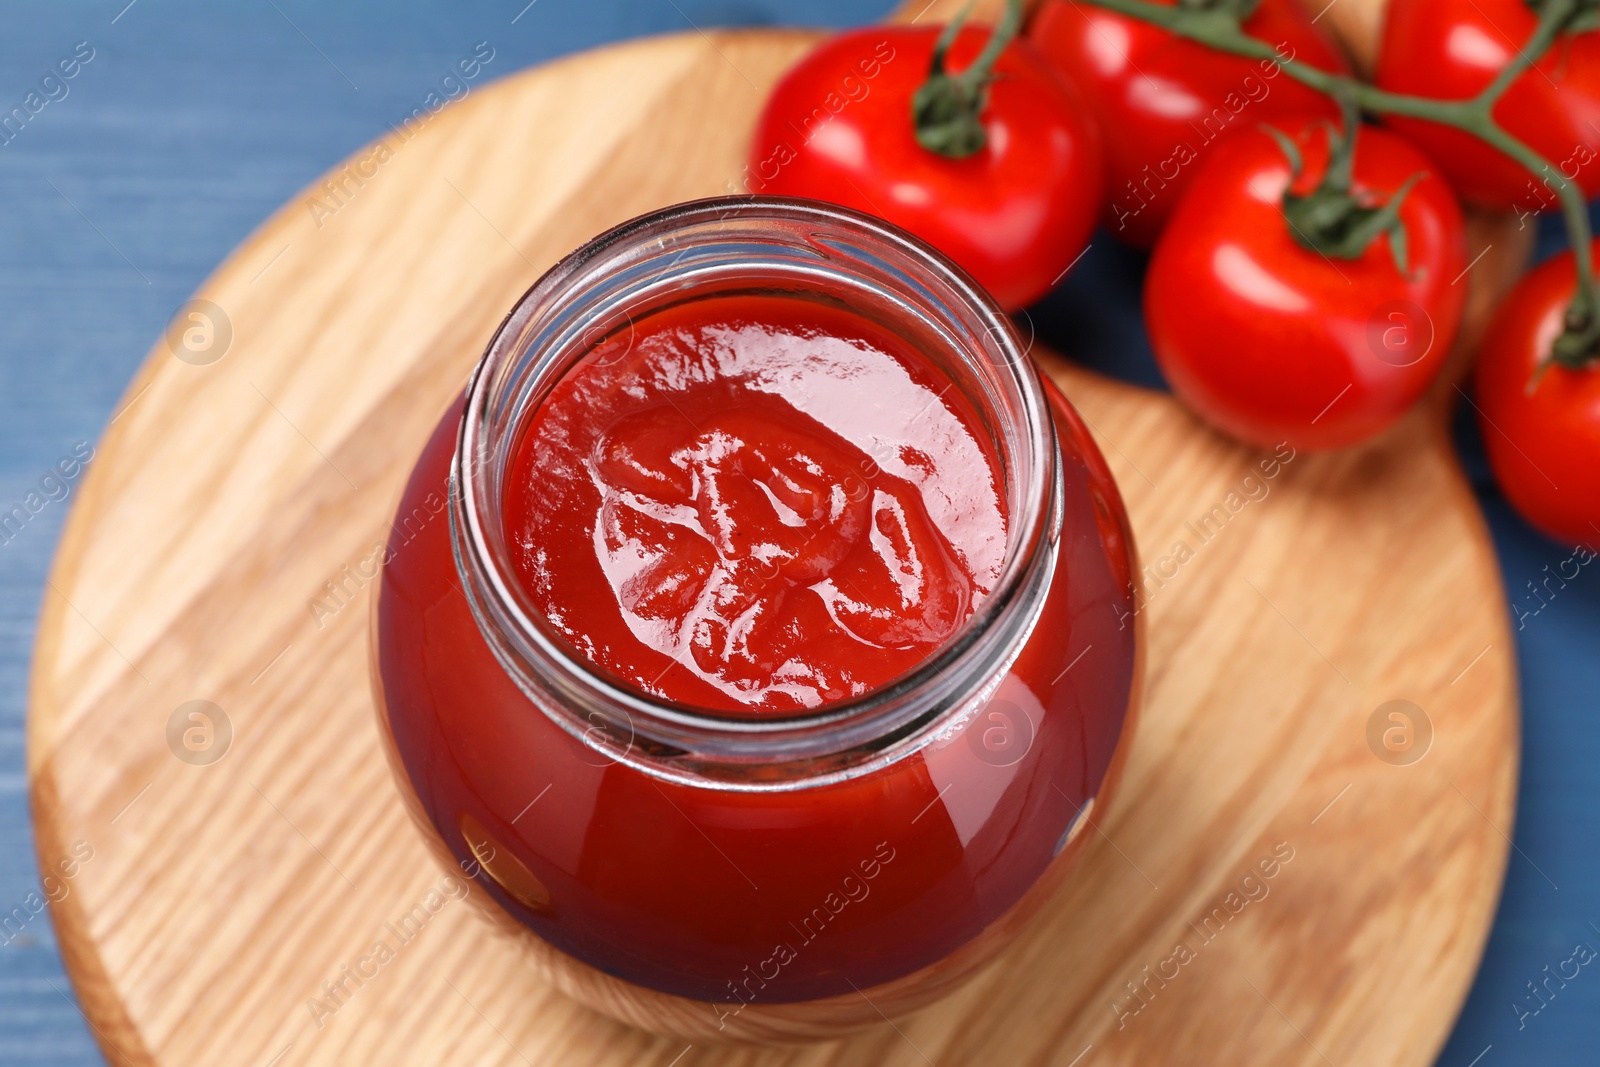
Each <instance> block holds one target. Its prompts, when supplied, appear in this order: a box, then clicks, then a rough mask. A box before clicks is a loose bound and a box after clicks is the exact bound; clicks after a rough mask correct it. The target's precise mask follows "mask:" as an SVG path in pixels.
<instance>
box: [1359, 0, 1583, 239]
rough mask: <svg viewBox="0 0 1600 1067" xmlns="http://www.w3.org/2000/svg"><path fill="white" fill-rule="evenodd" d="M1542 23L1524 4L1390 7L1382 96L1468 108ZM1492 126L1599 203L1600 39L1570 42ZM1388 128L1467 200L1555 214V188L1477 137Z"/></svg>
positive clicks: (1507, 0) (1510, 98)
mask: <svg viewBox="0 0 1600 1067" xmlns="http://www.w3.org/2000/svg"><path fill="white" fill-rule="evenodd" d="M1538 21H1539V17H1538V14H1537V13H1536V11H1535V10H1534V7H1533V6H1531V5H1530V4H1529V3H1527V2H1526V0H1392V2H1391V3H1390V5H1389V14H1388V21H1387V25H1386V27H1385V29H1384V34H1383V46H1382V51H1381V52H1380V54H1379V56H1378V69H1377V72H1376V79H1377V84H1378V87H1379V88H1382V89H1388V90H1390V91H1391V92H1397V93H1409V94H1412V95H1416V96H1426V97H1432V98H1434V99H1439V100H1466V99H1469V98H1471V97H1473V96H1476V95H1477V94H1478V93H1479V92H1481V91H1482V90H1483V89H1484V88H1485V87H1487V86H1488V85H1489V84H1490V83H1491V82H1492V81H1493V80H1494V78H1495V75H1496V74H1498V73H1499V72H1500V71H1501V70H1502V69H1504V68H1505V67H1506V66H1507V65H1508V64H1509V63H1511V62H1512V61H1514V60H1516V59H1517V58H1518V55H1519V53H1520V50H1521V49H1522V47H1523V46H1524V45H1526V44H1527V43H1528V39H1529V38H1530V37H1532V36H1533V32H1534V29H1535V27H1536V26H1537V25H1538ZM1493 115H1494V118H1495V120H1496V121H1497V122H1499V123H1500V125H1501V126H1503V127H1504V128H1505V129H1506V130H1507V132H1509V133H1511V134H1512V135H1513V136H1514V137H1516V138H1517V139H1518V140H1521V141H1522V142H1523V143H1525V144H1527V145H1528V146H1529V147H1531V148H1533V149H1534V151H1536V152H1538V153H1539V154H1540V155H1542V156H1544V157H1545V158H1546V159H1548V160H1549V161H1550V162H1551V163H1553V164H1554V165H1555V166H1556V167H1558V168H1559V169H1560V170H1561V172H1562V176H1564V177H1565V178H1566V179H1569V180H1574V181H1576V182H1577V183H1578V185H1579V187H1580V188H1582V189H1583V192H1584V195H1585V196H1586V197H1594V196H1596V195H1600V33H1595V32H1592V31H1591V32H1587V33H1577V34H1572V33H1567V34H1563V35H1561V36H1560V37H1558V38H1557V39H1556V42H1555V44H1554V45H1552V46H1551V47H1550V49H1549V50H1548V51H1546V52H1545V54H1544V55H1543V56H1541V57H1539V59H1538V61H1537V62H1536V63H1535V64H1534V66H1533V68H1532V69H1531V70H1526V71H1524V72H1523V73H1522V74H1520V75H1519V76H1518V77H1517V78H1516V80H1515V81H1513V82H1512V83H1511V85H1510V87H1509V88H1508V89H1507V90H1506V92H1505V95H1504V96H1502V97H1501V98H1500V100H1499V102H1498V103H1497V104H1496V105H1495V108H1494V111H1493ZM1387 121H1388V124H1389V125H1390V126H1391V127H1392V128H1394V129H1396V130H1399V131H1401V132H1402V133H1404V134H1405V135H1406V136H1407V137H1409V138H1411V139H1412V141H1414V142H1415V143H1416V144H1417V146H1418V147H1420V148H1421V149H1422V150H1423V151H1425V152H1427V153H1428V154H1429V155H1430V156H1432V157H1433V158H1434V159H1436V160H1438V161H1439V166H1440V169H1442V170H1443V171H1444V173H1445V176H1446V177H1448V178H1449V179H1450V182H1451V184H1453V185H1454V186H1455V187H1456V191H1457V192H1459V193H1460V194H1461V197H1462V199H1463V200H1465V201H1467V202H1468V203H1470V204H1474V205H1477V206H1479V207H1486V208H1491V209H1494V210H1502V211H1518V212H1535V211H1541V210H1547V209H1550V208H1554V207H1556V206H1557V204H1558V201H1557V199H1556V195H1555V193H1554V192H1553V191H1552V188H1553V187H1555V186H1556V185H1557V183H1559V182H1560V180H1561V176H1554V175H1553V176H1551V177H1550V178H1549V183H1550V184H1546V182H1545V180H1542V179H1537V178H1535V177H1534V176H1533V175H1532V174H1530V173H1529V172H1528V171H1527V170H1525V169H1524V168H1523V167H1522V166H1521V165H1520V164H1518V163H1517V162H1516V161H1515V160H1513V159H1511V158H1510V157H1509V156H1506V155H1504V154H1503V153H1501V152H1500V151H1499V150H1498V149H1495V148H1491V147H1489V146H1488V145H1486V144H1484V143H1483V142H1481V141H1479V140H1478V139H1477V138H1475V137H1473V136H1472V135H1471V134H1468V133H1465V132H1463V131H1461V130H1457V129H1453V128H1451V127H1449V126H1442V125H1440V124H1438V123H1435V122H1428V121H1426V120H1422V119H1413V118H1404V117H1395V118H1392V119H1389V120H1387Z"/></svg>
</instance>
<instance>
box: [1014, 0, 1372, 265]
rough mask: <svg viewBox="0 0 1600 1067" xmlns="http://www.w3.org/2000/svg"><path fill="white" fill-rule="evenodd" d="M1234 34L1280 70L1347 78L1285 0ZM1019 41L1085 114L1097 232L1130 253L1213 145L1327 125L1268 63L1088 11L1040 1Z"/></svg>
mask: <svg viewBox="0 0 1600 1067" xmlns="http://www.w3.org/2000/svg"><path fill="white" fill-rule="evenodd" d="M1163 2H1168V3H1170V2H1172V0H1163ZM1244 29H1245V32H1247V33H1249V34H1250V35H1251V36H1252V37H1255V38H1257V39H1259V40H1262V41H1265V42H1266V43H1267V44H1269V45H1271V46H1272V47H1273V48H1275V49H1277V50H1278V53H1279V55H1281V56H1283V57H1285V58H1288V59H1295V60H1300V61H1303V62H1306V63H1309V64H1311V65H1312V66H1316V67H1321V68H1323V69H1324V70H1331V71H1341V72H1342V71H1345V70H1348V66H1347V65H1346V63H1345V60H1344V57H1343V55H1342V54H1341V53H1340V52H1339V50H1338V48H1337V47H1336V46H1335V45H1334V44H1333V42H1332V41H1331V39H1330V38H1328V37H1327V36H1326V35H1324V34H1323V33H1322V31H1321V30H1320V29H1318V27H1316V26H1314V25H1312V23H1311V20H1310V18H1309V16H1307V15H1306V14H1305V12H1304V11H1303V10H1301V8H1300V7H1299V5H1298V4H1297V3H1296V2H1295V0H1262V3H1261V5H1260V6H1259V7H1258V8H1256V11H1255V13H1254V14H1252V15H1251V16H1250V18H1249V19H1247V20H1246V21H1245V23H1244ZM1028 38H1029V40H1031V41H1032V42H1033V43H1034V44H1035V45H1037V46H1038V48H1039V50H1040V51H1041V52H1042V53H1043V54H1044V56H1045V58H1046V59H1048V60H1049V61H1050V62H1051V63H1053V64H1054V65H1055V66H1056V67H1057V68H1058V69H1060V70H1061V72H1062V73H1064V74H1065V75H1067V77H1068V78H1069V79H1070V80H1071V81H1072V82H1073V83H1074V84H1075V85H1077V86H1078V88H1079V90H1080V92H1081V93H1082V95H1083V97H1084V99H1085V101H1086V102H1087V103H1088V105H1089V107H1090V108H1091V109H1092V110H1093V112H1094V115H1095V118H1096V119H1097V120H1098V123H1099V126H1100V129H1101V132H1102V134H1103V136H1104V140H1105V153H1106V194H1107V197H1108V202H1107V206H1106V212H1105V220H1104V221H1105V225H1106V228H1107V229H1108V230H1110V231H1111V232H1112V233H1114V234H1116V235H1117V236H1118V237H1120V238H1122V239H1123V240H1125V241H1127V242H1128V243H1129V244H1133V245H1136V246H1138V247H1140V248H1148V247H1150V246H1151V245H1152V244H1154V243H1155V239H1156V235H1157V234H1159V233H1160V232H1161V228H1162V226H1164V225H1165V224H1166V221H1167V219H1168V218H1169V217H1170V216H1171V214H1172V212H1173V210H1174V209H1175V208H1176V207H1177V204H1178V201H1179V200H1180V199H1181V198H1182V195H1183V191H1184V189H1185V188H1187V187H1188V184H1189V182H1190V181H1191V180H1193V177H1194V172H1195V170H1196V169H1197V168H1198V166H1199V165H1200V163H1201V162H1202V161H1203V160H1204V159H1205V157H1206V156H1207V155H1209V154H1210V152H1211V149H1212V147H1213V146H1214V145H1215V144H1217V143H1218V142H1219V140H1220V139H1221V138H1223V137H1224V136H1225V135H1227V134H1229V133H1231V132H1233V131H1235V130H1240V129H1254V128H1256V127H1257V126H1259V125H1260V124H1261V123H1263V122H1276V121H1278V120H1279V119H1281V118H1282V117H1284V116H1289V115H1298V114H1305V113H1315V114H1320V115H1326V116H1327V117H1328V118H1330V119H1333V118H1337V117H1338V115H1339V109H1338V107H1337V106H1336V105H1335V104H1334V103H1333V101H1331V100H1330V99H1329V98H1328V97H1326V96H1324V95H1323V94H1322V93H1319V92H1317V91H1316V90H1314V89H1311V88H1309V87H1307V86H1304V85H1302V84H1300V83H1299V82H1297V81H1295V80H1294V79H1293V78H1290V77H1289V76H1288V75H1286V74H1284V73H1283V71H1282V70H1281V69H1280V68H1279V67H1278V65H1277V63H1276V62H1274V61H1266V62H1262V61H1258V60H1253V59H1246V58H1244V57H1241V56H1233V55H1227V54H1224V53H1222V52H1218V51H1216V50H1215V49H1212V48H1208V47H1206V46H1205V45H1202V44H1200V43H1198V42H1196V41H1186V40H1183V39H1182V38H1180V37H1177V36H1175V35H1174V34H1172V33H1170V32H1169V31H1167V30H1163V29H1161V28H1159V27H1156V26H1151V25H1149V24H1148V23H1143V22H1139V21H1136V20H1134V19H1130V18H1128V17H1127V16H1125V15H1119V14H1117V13H1115V12H1113V11H1105V10H1102V9H1100V8H1096V7H1093V6H1091V5H1088V4H1078V3H1068V2H1064V0H1047V2H1046V3H1044V4H1043V5H1042V6H1041V8H1040V10H1039V13H1038V15H1037V16H1036V17H1035V19H1034V21H1033V23H1032V25H1031V26H1029V28H1028Z"/></svg>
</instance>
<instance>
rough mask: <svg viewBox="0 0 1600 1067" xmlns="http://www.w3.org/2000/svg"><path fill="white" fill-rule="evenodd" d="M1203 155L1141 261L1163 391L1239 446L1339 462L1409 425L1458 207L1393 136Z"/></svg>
mask: <svg viewBox="0 0 1600 1067" xmlns="http://www.w3.org/2000/svg"><path fill="white" fill-rule="evenodd" d="M1346 128H1347V129H1355V130H1356V131H1357V132H1356V133H1355V134H1354V135H1351V136H1346V135H1344V134H1342V133H1340V131H1339V129H1338V127H1335V126H1334V125H1332V124H1331V123H1327V122H1325V121H1323V120H1320V119H1315V118H1304V119H1301V120H1298V121H1296V122H1294V123H1288V124H1285V125H1284V126H1283V128H1282V129H1281V130H1278V129H1274V128H1265V129H1263V128H1257V129H1252V130H1248V131H1241V132H1240V133H1238V134H1236V135H1234V136H1233V137H1230V138H1229V139H1228V141H1227V142H1226V143H1224V144H1221V145H1218V146H1217V148H1216V149H1215V150H1214V151H1213V153H1212V154H1211V157H1210V158H1209V159H1208V160H1206V161H1205V163H1204V164H1203V165H1202V166H1201V167H1200V169H1199V170H1198V171H1197V173H1196V175H1195V178H1194V181H1193V183H1192V184H1191V185H1190V187H1189V190H1188V192H1187V193H1186V194H1185V196H1184V199H1183V200H1182V202H1181V203H1180V204H1179V205H1178V208H1177V210H1176V211H1175V212H1174V213H1173V216H1172V219H1171V221H1170V223H1169V224H1168V226H1167V228H1166V230H1165V231H1164V232H1163V233H1162V235H1161V239H1160V240H1159V242H1158V243H1157V244H1156V248H1155V253H1154V255H1153V257H1152V259H1151V261H1150V268H1149V273H1148V275H1147V277H1146V281H1145V294H1144V306H1145V322H1146V325H1147V327H1148V328H1149V332H1150V340H1151V344H1152V346H1153V347H1154V350H1155V354H1156V359H1157V361H1158V362H1159V363H1160V365H1161V369H1162V371H1163V372H1164V373H1165V375H1166V377H1167V380H1168V381H1169V383H1170V384H1171V386H1172V389H1173V391H1174V392H1175V393H1176V394H1177V395H1178V397H1179V398H1180V399H1182V400H1183V401H1184V402H1185V403H1186V404H1187V405H1188V406H1189V407H1190V408H1192V409H1193V410H1194V411H1195V412H1197V413H1198V414H1199V415H1200V416H1201V417H1203V418H1204V419H1206V420H1207V421H1208V422H1210V423H1211V424H1212V425H1214V426H1216V427H1217V428H1218V429H1220V430H1222V431H1223V432H1225V433H1227V434H1230V435H1232V436H1233V437H1236V438H1238V439H1239V440H1241V441H1245V442H1248V443H1250V444H1254V445H1259V446H1262V447H1273V446H1276V445H1277V444H1278V443H1280V442H1284V441H1287V442H1289V443H1290V444H1292V445H1293V446H1294V447H1295V448H1297V449H1330V448H1340V447H1344V446H1346V445H1352V444H1355V443H1357V442H1360V441H1363V440H1366V439H1368V438H1370V437H1372V436H1373V435H1375V434H1377V433H1379V432H1380V431H1382V430H1383V429H1385V428H1386V427H1388V426H1389V425H1390V424H1392V423H1393V422H1394V421H1395V420H1396V419H1398V418H1399V417H1400V416H1401V415H1402V414H1403V413H1404V412H1405V411H1406V410H1407V409H1408V408H1410V407H1411V406H1412V405H1413V404H1414V403H1415V402H1416V401H1417V399H1418V398H1419V397H1421V395H1422V394H1423V392H1424V391H1425V390H1426V389H1427V387H1428V385H1429V383H1430V382H1432V381H1433V379H1434V377H1435V376H1436V375H1437V374H1438V372H1439V369H1440V368H1441V366H1442V365H1443V363H1444V360H1445V356H1446V354H1447V353H1448V352H1449V350H1450V346H1451V344H1452V342H1453V341H1454V339H1455V334H1456V330H1457V327H1458V326H1459V324H1460V320H1461V313H1462V307H1463V303H1464V298H1465V296H1466V286H1464V285H1455V284H1452V283H1453V282H1454V281H1455V280H1456V279H1457V278H1458V277H1459V276H1460V275H1461V274H1462V273H1463V271H1464V270H1465V267H1466V237H1465V230H1464V226H1463V221H1462V215H1461V209H1460V206H1459V204H1458V203H1457V201H1456V196H1455V194H1454V193H1453V192H1452V191H1451V189H1450V187H1449V185H1448V184H1447V183H1446V182H1445V181H1444V179H1443V178H1442V177H1441V176H1440V175H1439V173H1438V171H1437V169H1436V168H1435V167H1434V165H1433V163H1432V162H1430V161H1429V160H1428V159H1427V157H1425V156H1424V155H1422V153H1420V152H1419V151H1417V150H1416V148H1414V147H1413V146H1412V145H1410V144H1409V143H1407V142H1406V141H1405V140H1404V139H1403V138H1401V137H1400V136H1399V135H1397V134H1394V133H1391V132H1389V131H1387V130H1384V129H1381V128H1378V127H1375V126H1360V125H1357V124H1355V123H1353V122H1351V121H1350V120H1349V119H1347V127H1346Z"/></svg>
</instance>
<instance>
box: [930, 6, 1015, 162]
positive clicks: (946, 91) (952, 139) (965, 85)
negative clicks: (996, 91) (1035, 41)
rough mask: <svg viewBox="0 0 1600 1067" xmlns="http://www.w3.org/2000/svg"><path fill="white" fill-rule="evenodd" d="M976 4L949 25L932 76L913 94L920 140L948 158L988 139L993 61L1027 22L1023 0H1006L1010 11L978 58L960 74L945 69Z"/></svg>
mask: <svg viewBox="0 0 1600 1067" xmlns="http://www.w3.org/2000/svg"><path fill="white" fill-rule="evenodd" d="M970 9H971V5H968V7H967V8H965V9H963V10H962V12H961V13H960V14H959V15H957V16H956V17H955V18H953V19H951V20H950V23H949V25H947V26H945V28H944V32H943V33H941V34H940V35H939V40H938V41H936V42H935V43H934V46H933V60H932V62H931V63H929V65H928V80H927V81H925V82H923V83H922V86H921V88H919V89H918V90H917V92H916V95H915V96H913V97H912V98H911V121H912V124H913V125H914V126H915V127H916V131H917V143H918V144H920V145H921V146H922V147H923V148H926V149H927V150H928V151H930V152H937V153H938V154H939V155H941V156H944V157H946V158H948V159H965V158H967V157H968V156H971V155H974V154H976V153H977V152H978V151H979V150H981V149H982V148H983V146H984V145H985V144H987V143H988V140H989V135H988V134H987V133H986V132H985V131H984V128H983V109H984V106H985V105H986V104H987V103H988V102H989V83H990V82H992V81H993V80H994V77H995V75H994V65H995V62H996V61H997V60H999V58H1000V54H1001V53H1002V52H1004V51H1005V50H1006V46H1007V45H1009V44H1010V43H1011V41H1012V39H1013V38H1014V37H1016V35H1017V31H1018V30H1019V29H1021V28H1022V0H1007V2H1006V13H1005V14H1004V15H1003V16H1001V19H1000V21H999V23H997V24H996V25H995V28H994V30H993V32H991V33H990V35H989V40H988V42H987V43H986V44H985V45H984V46H983V51H982V52H980V53H979V54H978V58H977V59H974V60H973V61H972V64H971V65H970V66H968V67H967V69H966V70H963V71H962V72H961V73H959V74H951V73H950V72H949V71H947V70H945V57H946V55H947V54H948V53H949V51H950V46H951V45H952V44H954V43H955V40H956V35H957V34H959V33H960V32H961V27H962V26H963V25H965V23H966V21H967V12H968V11H969V10H970Z"/></svg>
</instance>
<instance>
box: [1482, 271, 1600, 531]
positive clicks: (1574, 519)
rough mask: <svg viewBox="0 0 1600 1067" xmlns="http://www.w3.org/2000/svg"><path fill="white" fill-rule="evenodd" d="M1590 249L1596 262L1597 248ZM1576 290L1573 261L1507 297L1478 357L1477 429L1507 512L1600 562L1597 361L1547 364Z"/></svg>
mask: <svg viewBox="0 0 1600 1067" xmlns="http://www.w3.org/2000/svg"><path fill="white" fill-rule="evenodd" d="M1593 247H1594V249H1595V253H1596V254H1597V255H1600V241H1597V242H1595V244H1594V245H1593ZM1576 289H1577V270H1576V268H1575V267H1574V265H1573V260H1572V253H1571V252H1570V251H1569V252H1563V253H1561V254H1560V255H1559V256H1556V257H1555V258H1553V259H1550V260H1547V261H1545V262H1544V263H1542V264H1540V265H1539V266H1538V267H1536V268H1535V269H1534V270H1533V271H1531V272H1529V273H1528V274H1527V276H1525V277H1524V278H1523V279H1522V280H1521V281H1520V282H1518V283H1517V285H1516V288H1514V289H1512V290H1511V292H1510V293H1509V294H1508V295H1507V296H1506V298H1505V300H1504V301H1503V302H1502V303H1501V305H1500V307H1499V309H1498V310H1496V312H1495V316H1494V319H1493V321H1492V322H1491V323H1490V325H1489V330H1488V332H1487V333H1486V334H1484V338H1483V343H1482V345H1481V347H1480V349H1479V355H1478V361H1479V362H1478V377H1477V397H1478V401H1477V402H1478V422H1479V426H1480V428H1481V429H1482V431H1483V443H1484V447H1485V449H1486V450H1487V451H1488V453H1489V465H1490V467H1492V468H1493V469H1494V477H1495V481H1496V482H1498V483H1499V485H1500V488H1501V490H1502V491H1503V492H1504V493H1505V495H1506V499H1508V500H1510V501H1511V505H1512V507H1514V508H1516V509H1517V511H1518V513H1520V514H1521V515H1522V517H1523V518H1525V519H1527V520H1528V521H1529V522H1530V523H1532V524H1533V525H1534V526H1537V527H1538V528H1539V529H1541V530H1543V531H1544V532H1545V533H1547V534H1549V535H1550V536H1551V537H1554V538H1556V539H1557V540H1559V541H1564V542H1566V543H1567V544H1569V545H1585V546H1587V547H1588V548H1589V550H1590V551H1592V552H1600V359H1590V360H1589V361H1588V362H1587V363H1586V364H1585V365H1583V366H1581V367H1571V366H1565V365H1563V364H1560V363H1554V362H1551V363H1546V360H1548V359H1549V356H1550V345H1551V342H1552V341H1554V340H1555V338H1556V336H1557V335H1558V334H1560V333H1561V330H1562V325H1563V318H1564V316H1565V315H1566V312H1567V307H1568V305H1570V304H1571V303H1572V295H1573V293H1574V292H1575V291H1576ZM1541 367H1542V369H1541Z"/></svg>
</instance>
